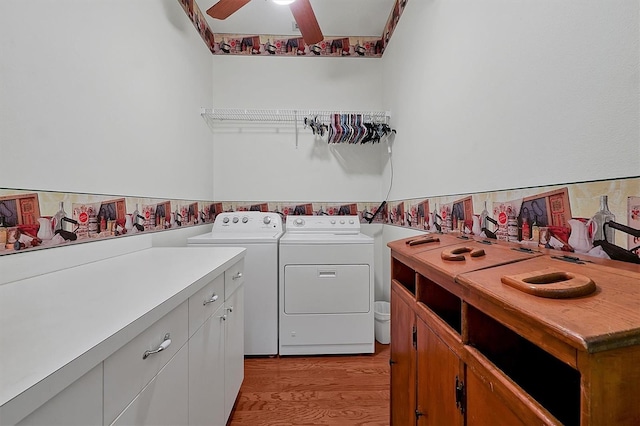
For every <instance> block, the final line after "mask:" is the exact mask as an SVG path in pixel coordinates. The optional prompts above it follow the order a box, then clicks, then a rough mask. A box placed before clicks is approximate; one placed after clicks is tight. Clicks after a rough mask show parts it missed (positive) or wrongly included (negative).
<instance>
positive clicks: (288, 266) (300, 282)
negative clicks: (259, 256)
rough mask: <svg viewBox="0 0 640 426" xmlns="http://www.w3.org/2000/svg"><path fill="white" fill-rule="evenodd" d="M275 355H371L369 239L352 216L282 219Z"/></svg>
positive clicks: (371, 287) (370, 253) (291, 217)
mask: <svg viewBox="0 0 640 426" xmlns="http://www.w3.org/2000/svg"><path fill="white" fill-rule="evenodd" d="M286 230H287V232H286V233H285V234H284V236H283V237H282V238H281V239H280V278H279V279H280V355H319V354H348V353H373V352H374V351H375V337H374V318H373V299H374V289H373V274H374V268H373V238H371V237H369V236H366V235H364V234H362V233H360V222H359V220H358V217H357V216H287V221H286Z"/></svg>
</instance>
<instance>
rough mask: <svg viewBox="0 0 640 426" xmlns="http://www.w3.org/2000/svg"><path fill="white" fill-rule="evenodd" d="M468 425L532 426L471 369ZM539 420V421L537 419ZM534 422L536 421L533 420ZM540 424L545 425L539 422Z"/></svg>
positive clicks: (468, 391)
mask: <svg viewBox="0 0 640 426" xmlns="http://www.w3.org/2000/svg"><path fill="white" fill-rule="evenodd" d="M466 389H467V425H468V426H472V425H479V426H480V425H487V424H491V425H496V426H498V425H505V426H507V425H509V426H519V425H521V426H524V425H526V424H530V423H528V422H527V421H525V419H521V418H520V417H518V416H517V415H516V414H515V413H514V412H513V411H511V409H510V408H509V407H508V405H507V404H506V403H505V402H503V401H502V400H501V399H500V398H498V396H496V394H495V393H494V392H492V390H491V389H490V388H488V387H487V386H486V385H485V384H484V383H483V381H482V380H481V379H480V377H478V376H477V375H476V373H474V372H473V371H472V370H471V369H470V368H467V383H466ZM536 420H537V419H536ZM532 421H534V420H532ZM539 422H540V424H542V423H544V422H543V421H542V420H539Z"/></svg>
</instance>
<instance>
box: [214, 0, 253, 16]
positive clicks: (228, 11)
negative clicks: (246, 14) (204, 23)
mask: <svg viewBox="0 0 640 426" xmlns="http://www.w3.org/2000/svg"><path fill="white" fill-rule="evenodd" d="M250 1H251V0H220V1H219V2H218V3H216V4H214V5H213V6H211V7H210V8H209V9H207V15H209V16H211V17H212V18H215V19H227V18H228V17H229V16H231V15H233V14H234V13H236V12H237V11H238V10H239V9H240V8H241V7H242V6H244V5H245V4H247V3H249V2H250Z"/></svg>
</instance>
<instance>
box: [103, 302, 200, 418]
mask: <svg viewBox="0 0 640 426" xmlns="http://www.w3.org/2000/svg"><path fill="white" fill-rule="evenodd" d="M188 307H189V306H188V301H185V302H184V303H182V304H181V305H180V306H178V307H177V308H175V309H174V310H173V311H171V312H169V313H168V314H167V315H165V316H164V317H162V318H161V319H160V320H158V321H157V322H156V323H154V324H153V325H151V326H150V327H149V328H147V329H146V330H145V331H143V332H142V333H140V334H139V335H138V336H136V337H135V338H134V339H133V340H131V341H130V342H129V343H127V344H126V345H125V346H123V347H122V348H120V349H119V350H118V351H116V352H115V353H114V354H113V355H111V356H110V357H109V358H107V359H106V360H105V361H104V424H111V422H113V420H114V419H115V418H116V417H117V416H118V415H119V414H120V413H121V412H122V410H124V409H125V407H126V406H127V405H128V404H129V403H130V402H131V401H132V400H133V399H134V398H135V396H136V395H137V394H138V393H139V392H140V391H141V390H142V389H143V388H144V387H145V386H146V385H147V384H148V383H149V382H150V381H151V379H153V377H154V376H155V375H156V374H157V373H158V372H159V371H160V370H161V369H162V367H164V365H165V364H166V363H167V362H168V361H169V360H170V359H171V357H173V355H175V353H176V352H177V351H178V350H179V349H180V348H181V347H182V346H183V345H184V344H185V343H186V341H187V333H188ZM167 333H168V334H169V337H170V339H171V344H170V345H169V346H168V347H167V348H166V349H164V350H163V351H161V352H158V353H156V354H153V355H150V356H148V357H147V358H146V359H143V354H144V353H145V351H151V350H154V349H157V348H158V347H159V346H160V344H161V343H162V342H163V340H164V337H165V335H166V334H167Z"/></svg>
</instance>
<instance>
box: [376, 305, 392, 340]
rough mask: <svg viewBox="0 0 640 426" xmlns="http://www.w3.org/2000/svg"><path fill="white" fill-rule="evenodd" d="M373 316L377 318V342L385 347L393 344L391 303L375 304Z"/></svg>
mask: <svg viewBox="0 0 640 426" xmlns="http://www.w3.org/2000/svg"><path fill="white" fill-rule="evenodd" d="M373 316H374V318H375V334H376V340H377V341H378V342H380V343H382V344H383V345H388V344H389V342H391V306H390V304H389V302H374V303H373Z"/></svg>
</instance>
